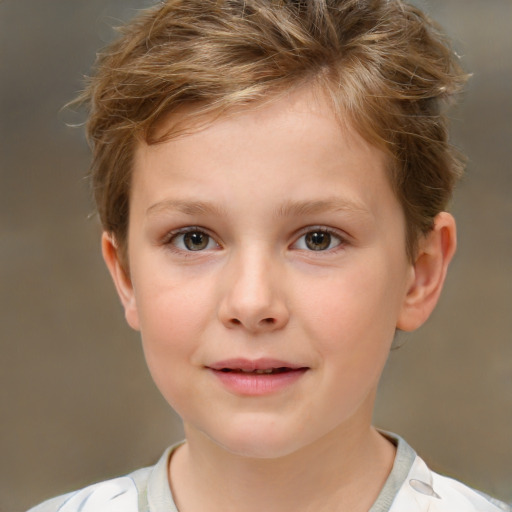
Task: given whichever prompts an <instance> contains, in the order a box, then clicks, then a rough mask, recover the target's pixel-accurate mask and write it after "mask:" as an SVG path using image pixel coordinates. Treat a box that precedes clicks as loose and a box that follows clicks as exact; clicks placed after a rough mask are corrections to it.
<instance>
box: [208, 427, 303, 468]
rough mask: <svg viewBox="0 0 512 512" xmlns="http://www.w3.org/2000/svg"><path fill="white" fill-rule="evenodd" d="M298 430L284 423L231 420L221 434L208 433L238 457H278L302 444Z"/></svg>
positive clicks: (298, 447) (219, 444)
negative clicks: (236, 421) (237, 423)
mask: <svg viewBox="0 0 512 512" xmlns="http://www.w3.org/2000/svg"><path fill="white" fill-rule="evenodd" d="M237 427H238V428H237ZM298 434H299V433H298V432H296V431H294V432H292V431H291V430H290V429H289V428H285V426H284V425H279V426H277V425H276V424H275V423H274V424H271V423H265V422H256V421H253V422H247V423H246V424H245V425H243V426H242V425H238V426H235V425H233V424H231V425H229V427H227V428H225V429H224V430H223V431H222V433H221V434H220V435H218V436H216V435H211V434H207V436H208V437H209V438H210V440H212V441H213V442H214V443H215V444H217V445H218V446H220V447H221V448H222V449H224V450H226V451H227V452H229V453H231V454H233V455H237V456H239V457H246V458H252V459H278V458H281V457H286V456H287V455H290V454H292V453H294V452H296V451H297V450H299V449H300V448H301V447H302V445H303V444H304V443H301V439H300V437H299V435H298ZM306 444H307V443H306Z"/></svg>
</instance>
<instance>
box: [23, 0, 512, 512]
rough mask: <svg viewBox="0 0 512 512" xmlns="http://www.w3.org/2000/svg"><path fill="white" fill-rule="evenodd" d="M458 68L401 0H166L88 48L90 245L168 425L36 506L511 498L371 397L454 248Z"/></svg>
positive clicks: (131, 511) (44, 510)
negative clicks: (146, 443) (481, 482)
mask: <svg viewBox="0 0 512 512" xmlns="http://www.w3.org/2000/svg"><path fill="white" fill-rule="evenodd" d="M464 79H465V76H464V74H463V73H462V71H461V70H460V68H459V66H458V64H457V61H456V59H455V57H454V56H453V54H452V52H451V51H450V49H449V47H448V45H447V43H446V41H445V40H444V39H443V38H442V36H441V35H440V34H439V33H438V31H437V29H436V27H435V26H434V25H433V24H432V22H430V21H429V20H428V19H427V18H426V17H425V16H424V15H423V14H422V13H421V12H420V11H419V10H418V9H416V8H414V7H411V6H410V5H407V4H405V3H403V2H401V1H399V0H387V1H385V0H368V1H361V0H332V1H326V0H310V1H291V0H289V1H285V0H280V1H277V0H275V1H271V0H245V1H242V0H168V1H167V2H163V3H162V4H160V5H158V6H157V7H156V8H154V9H153V10H150V11H147V12H146V13H144V14H142V15H141V16H139V17H138V18H137V19H136V20H134V21H133V22H131V23H130V24H129V25H128V26H127V27H126V28H125V29H124V35H123V37H122V38H121V39H120V40H118V41H117V42H115V43H114V44H113V45H111V46H110V48H108V49H107V50H106V52H105V53H104V54H103V55H101V56H100V57H99V60H98V64H97V71H96V75H95V76H94V77H93V78H92V80H91V82H90V84H89V86H88V89H87V90H86V92H85V93H84V96H83V98H82V99H83V100H84V101H86V102H87V103H88V105H89V107H90V119H89V124H88V134H89V137H90V140H91V143H92V146H93V150H94V161H93V165H92V177H93V184H94V192H95V198H96V202H97V205H98V210H99V213H100V216H101V219H102V222H103V227H104V234H103V239H102V248H103V255H104V258H105V261H106V264H107V266H108V268H109V270H110V272H111V274H112V277H113V280H114V283H115V285H116V288H117V291H118V293H119V296H120V299H121V301H122V304H123V306H124V310H125V315H126V319H127V322H128V323H129V325H130V326H131V327H133V328H134V329H137V330H140V331H141V335H142V341H143V346H144V352H145V356H146V360H147V363H148V366H149V369H150V372H151V374H152V376H153V379H154V380H155V383H156V384H157V386H158V388H159V389H160V391H161V392H162V394H163V395H164V397H165V398H166V400H167V401H168V402H169V404H170V405H171V406H172V407H173V408H175V410H176V411H177V412H178V414H180V416H181V417H182V418H183V422H184V428H185V434H186V441H185V442H183V443H180V444H178V445H176V446H174V447H171V448H169V449H168V450H166V451H165V453H164V454H163V456H162V458H161V459H160V461H159V462H158V463H157V464H156V466H154V467H152V468H145V469H141V470H138V471H135V472H134V473H131V474H130V475H128V476H124V477H121V478H116V479H113V480H110V481H107V482H102V483H99V484H95V485H92V486H89V487H87V488H85V489H82V490H80V491H77V492H74V493H70V494H67V495H64V496H61V497H58V498H54V499H53V500H50V501H48V502H46V503H43V504H41V505H39V506H38V507H35V508H34V509H32V511H33V512H50V511H59V512H78V511H81V512H114V511H116V512H118V511H119V512H121V511H122V512H135V511H144V512H147V511H151V512H171V511H177V510H179V511H180V512H189V511H190V512H197V511H200V512H214V511H215V512H217V511H237V512H245V511H247V512H252V511H256V510H257V511H260V510H265V511H270V512H272V511H280V512H282V511H284V512H287V511H292V510H293V511H308V512H309V511H315V512H324V511H325V512H327V511H328V512H337V511H340V512H341V511H350V512H367V511H371V512H384V511H389V512H402V511H407V512H423V511H425V512H426V511H427V510H428V511H430V512H441V511H442V512H444V511H450V512H453V511H457V512H470V511H486V512H487V511H489V512H492V511H498V510H508V511H510V507H507V506H506V505H505V504H503V503H499V502H496V501H495V500H492V499H491V498H488V497H485V496H483V495H481V494H479V493H477V492H475V491H473V490H471V489H469V488H468V487H466V486H464V485H463V484H461V483H458V482H456V481H454V480H451V479H448V478H446V477H442V476H440V475H437V474H435V473H433V472H432V471H430V470H429V469H428V468H427V467H426V465H425V463H424V462H423V461H422V460H421V459H420V458H419V457H418V456H417V455H416V454H415V452H414V451H413V450H412V448H410V447H409V446H408V445H407V443H406V442H405V441H404V440H402V439H401V438H399V437H398V436H396V435H394V434H390V433H383V432H379V431H377V430H376V429H375V428H374V427H372V426H371V416H372V409H373V403H374V400H375V393H376V389H377V384H378V380H379V377H380V374H381V372H382V369H383V366H384V364H385V362H386V358H387V355H388V352H389V348H390V346H391V343H392V341H393V338H394V335H395V332H396V330H397V329H400V330H406V331H410V330H414V329H416V328H417V327H419V326H420V325H421V324H422V323H423V322H425V320H426V319H427V318H428V316H429V315H430V313H431V312H432V310H433V308H434V307H435V304H436V302H437V299H438V297H439V294H440V292H441V289H442V286H443V282H444V278H445V275H446V270H447V267H448V264H449V262H450V260H451V258H452V256H453V253H454V251H455V245H456V239H455V223H454V220H453V218H452V216H451V215H450V214H448V213H446V212H445V211H444V210H445V208H446V205H447V202H448V200H449V198H450V195H451V192H452V189H453V186H454V183H455V181H456V179H457V177H458V176H459V175H460V173H461V169H462V166H461V163H460V161H459V160H458V158H457V156H456V154H455V153H454V151H453V150H452V149H451V148H450V146H449V144H448V142H447V129H446V121H445V119H444V115H443V105H444V103H445V100H446V99H448V98H449V97H450V96H451V95H453V94H454V93H456V92H457V91H458V90H459V89H460V87H461V86H462V84H463V82H464Z"/></svg>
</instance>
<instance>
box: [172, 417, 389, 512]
mask: <svg viewBox="0 0 512 512" xmlns="http://www.w3.org/2000/svg"><path fill="white" fill-rule="evenodd" d="M360 427H361V426H360V425H359V428H350V427H346V428H344V429H341V428H340V429H337V430H335V431H333V432H330V433H329V434H328V435H327V436H325V437H324V438H322V439H320V440H317V441H315V443H314V444H312V445H310V446H307V447H304V448H302V449H300V450H298V451H296V452H294V453H292V454H290V455H287V456H284V457H279V458H272V459H255V458H248V457H244V456H240V455H236V454H232V453H230V452H228V451H226V450H224V449H223V448H222V447H219V446H218V445H216V444H215V443H213V442H212V441H211V440H210V439H208V438H207V437H206V436H204V435H203V434H202V433H199V432H195V433H194V432H187V440H188V442H187V443H186V444H185V445H183V447H181V448H180V449H178V451H177V452H176V454H175V455H174V456H173V457H172V459H171V466H170V480H171V487H172V489H173V495H174V498H175V501H176V504H177V506H178V509H179V510H180V512H194V511H197V510H201V511H204V512H220V511H225V510H237V511H239V512H256V511H258V512H260V511H261V510H265V511H266V512H277V511H279V512H281V511H282V510H294V511H297V512H302V511H304V512H305V511H313V510H314V511H315V512H324V511H325V512H327V511H329V512H342V511H350V512H359V511H368V510H369V508H370V507H371V505H372V504H373V502H374V501H375V499H376V498H377V496H378V494H379V492H380V489H381V488H382V486H383V485H384V483H385V481H386V478H387V476H388V475H389V473H390V471H391V468H392V465H393V460H394V455H395V450H394V447H393V446H392V445H391V443H390V442H389V441H387V440H386V439H385V438H384V437H382V436H381V435H380V434H379V433H378V432H377V431H376V430H375V429H373V428H372V427H370V426H369V425H368V426H367V428H365V429H361V428H360ZM186 431H187V429H186ZM198 490H199V491H198Z"/></svg>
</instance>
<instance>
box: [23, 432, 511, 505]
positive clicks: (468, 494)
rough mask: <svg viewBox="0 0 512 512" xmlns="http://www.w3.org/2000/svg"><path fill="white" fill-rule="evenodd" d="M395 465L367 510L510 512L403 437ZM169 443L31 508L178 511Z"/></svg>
mask: <svg viewBox="0 0 512 512" xmlns="http://www.w3.org/2000/svg"><path fill="white" fill-rule="evenodd" d="M386 436H387V437H389V438H390V439H391V440H392V441H393V442H394V443H395V444H396V446H397V453H396V457H395V462H394V465H393V469H392V470H391V473H390V475H389V477H388V479H387V481H386V483H385V485H384V487H383V488H382V490H381V492H380V494H379V496H378V498H377V500H376V501H375V503H374V504H373V506H372V507H371V509H370V510H369V512H427V511H428V512H503V511H505V512H512V508H511V507H510V506H509V505H507V504H505V503H502V502H499V501H497V500H494V499H492V498H490V497H488V496H485V495H483V494H481V493H479V492H477V491H475V490H473V489H471V488H469V487H467V486H466V485H464V484H462V483H460V482H458V481H457V480H453V479H451V478H447V477H445V476H441V475H439V474H437V473H434V472H433V471H431V470H430V469H429V468H428V467H427V465H426V464H425V462H424V461H423V460H422V459H421V458H420V457H418V455H416V453H415V452H414V450H413V449H412V448H411V447H410V446H409V445H408V444H407V443H406V442H405V441H404V440H403V439H402V438H400V437H398V436H395V435H393V434H387V433H386ZM177 446H179V444H178V445H175V446H172V447H170V448H168V449H167V450H166V451H165V452H164V454H163V455H162V457H161V458H160V460H159V461H158V462H157V464H156V465H155V466H152V467H149V468H143V469H139V470H137V471H134V472H133V473H130V474H129V475H126V476H122V477H119V478H114V479H112V480H106V481H104V482H100V483H97V484H94V485H90V486H88V487H85V488H84V489H81V490H79V491H75V492H72V493H69V494H65V495H62V496H58V497H57V498H53V499H51V500H49V501H45V502H44V503H41V504H40V505H38V506H36V507H34V508H32V509H30V510H29V511H28V512H178V509H177V508H176V504H175V503H174V499H173V497H172V493H171V489H170V487H169V483H168V478H167V468H168V462H169V457H170V456H171V454H172V452H173V451H174V449H176V448H177Z"/></svg>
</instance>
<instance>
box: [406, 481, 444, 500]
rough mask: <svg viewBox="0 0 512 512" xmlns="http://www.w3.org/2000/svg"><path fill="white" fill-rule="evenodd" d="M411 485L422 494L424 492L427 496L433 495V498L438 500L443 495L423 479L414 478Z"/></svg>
mask: <svg viewBox="0 0 512 512" xmlns="http://www.w3.org/2000/svg"><path fill="white" fill-rule="evenodd" d="M409 485H410V486H411V487H412V488H413V489H414V490H415V491H417V492H419V493H420V494H424V495H425V496H432V497H433V498H437V499H438V500H440V499H441V496H439V494H437V493H436V492H435V491H434V489H432V486H431V485H429V484H427V483H425V482H422V481H421V480H415V479H414V478H413V479H411V480H409Z"/></svg>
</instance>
